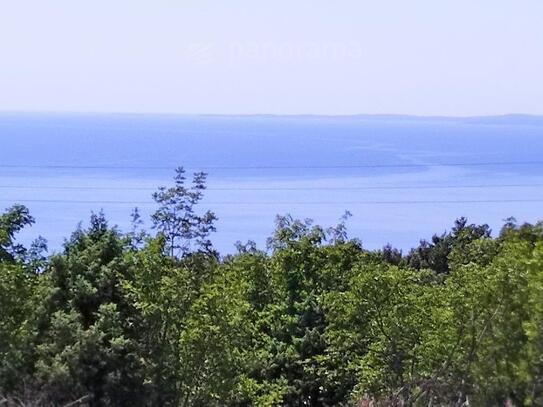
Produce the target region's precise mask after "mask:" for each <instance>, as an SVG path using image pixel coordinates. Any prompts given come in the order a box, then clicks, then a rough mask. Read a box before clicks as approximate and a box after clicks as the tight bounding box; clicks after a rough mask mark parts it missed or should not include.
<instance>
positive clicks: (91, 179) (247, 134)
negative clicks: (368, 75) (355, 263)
mask: <svg viewBox="0 0 543 407" xmlns="http://www.w3.org/2000/svg"><path fill="white" fill-rule="evenodd" d="M0 146H1V147H0V206H1V207H2V208H4V207H8V206H10V205H11V204H13V203H15V202H19V203H23V204H25V205H27V206H28V207H29V208H30V209H31V212H32V214H33V215H34V216H35V218H36V220H37V223H36V225H35V226H34V227H33V228H31V229H29V230H28V231H26V232H25V233H24V237H23V239H25V240H30V239H31V238H32V237H35V236H37V235H43V236H44V237H46V238H47V239H48V240H49V244H50V248H51V249H52V250H59V249H60V247H61V244H62V241H63V238H65V237H68V236H69V234H70V233H71V232H72V231H73V230H74V229H75V227H76V226H77V224H78V223H79V221H83V222H84V224H85V222H86V221H87V220H88V217H89V215H90V213H91V211H92V210H94V211H99V210H100V209H103V210H104V211H105V213H106V215H107V217H108V219H109V220H110V223H111V224H117V225H119V227H120V228H121V229H122V230H125V231H127V230H129V228H130V222H129V221H130V212H131V209H132V208H133V207H135V206H138V207H139V208H140V210H141V212H142V213H143V214H144V215H145V217H146V218H147V215H148V214H150V213H151V212H152V211H153V208H154V207H155V206H154V204H153V203H152V200H151V197H150V196H151V194H152V192H153V191H154V190H155V189H156V187H157V186H160V185H165V186H168V185H170V184H171V179H172V176H173V173H174V168H175V167H177V166H184V167H186V168H187V170H188V173H189V174H188V175H189V176H190V173H191V172H192V171H200V170H203V171H206V172H208V173H209V178H208V188H209V190H208V191H207V192H206V198H205V200H204V202H203V204H202V208H203V209H207V208H209V209H211V210H213V211H214V212H215V213H216V214H217V216H218V218H219V221H218V223H217V228H218V232H217V233H216V235H215V236H214V237H213V241H214V242H215V245H216V247H217V248H218V249H219V250H220V251H221V252H223V253H226V252H232V251H233V250H234V243H235V242H236V241H237V240H245V239H247V238H250V239H252V240H255V241H256V242H257V243H258V244H259V246H260V247H261V248H263V247H264V242H265V239H266V237H268V236H269V235H270V234H271V233H272V231H273V227H274V217H275V215H276V214H285V213H291V214H292V215H293V216H295V217H301V218H313V219H315V221H316V222H317V223H319V224H322V225H324V226H330V225H333V224H335V223H337V221H338V219H339V218H340V217H341V215H342V214H343V213H344V211H345V210H349V211H350V212H351V213H352V214H353V215H354V216H353V217H352V218H351V219H350V221H349V223H348V226H349V231H350V235H351V236H352V237H358V238H360V239H361V240H362V242H363V245H364V246H365V247H367V248H379V247H381V246H383V245H384V244H386V243H391V244H392V245H394V246H397V247H400V248H402V249H407V248H409V247H412V246H414V245H416V244H417V242H418V241H419V239H420V238H430V237H431V234H432V233H434V232H435V231H439V230H441V231H445V230H446V229H448V228H450V226H451V225H452V222H453V221H454V219H455V218H457V217H460V216H467V217H468V218H469V220H470V221H471V222H476V223H488V224H490V226H491V227H493V228H494V229H495V230H498V229H499V227H500V226H501V224H502V223H503V222H502V221H503V219H505V218H507V217H510V216H514V217H516V218H517V219H518V220H519V221H530V222H534V221H537V220H538V219H540V218H541V217H542V216H541V211H540V208H541V204H542V202H537V200H543V163H542V162H543V159H542V153H543V119H542V118H539V117H527V116H504V117H494V118H469V119H450V118H415V117H402V116H345V117H319V116H173V115H124V114H109V115H106V114H102V115H96V114H15V113H14V114H8V113H4V114H1V115H0ZM468 163H472V164H473V165H463V164H468ZM459 164H462V165H459ZM75 201H78V202H75ZM421 201H427V203H421ZM438 201H439V202H441V203H438ZM443 201H446V202H443ZM458 201H460V202H458ZM469 201H493V202H484V203H483V202H469ZM498 201H501V202H498ZM504 201H505V202H504ZM529 201H531V202H529ZM146 225H147V226H150V225H149V222H148V221H147V223H146Z"/></svg>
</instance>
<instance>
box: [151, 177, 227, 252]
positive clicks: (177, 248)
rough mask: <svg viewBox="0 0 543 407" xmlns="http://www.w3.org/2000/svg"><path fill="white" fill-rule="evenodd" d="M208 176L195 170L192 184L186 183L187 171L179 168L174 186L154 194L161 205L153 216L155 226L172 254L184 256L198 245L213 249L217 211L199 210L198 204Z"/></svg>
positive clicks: (209, 249)
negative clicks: (192, 246) (200, 212)
mask: <svg viewBox="0 0 543 407" xmlns="http://www.w3.org/2000/svg"><path fill="white" fill-rule="evenodd" d="M206 178H207V175H206V174H205V173H203V172H199V173H195V174H194V177H193V180H192V186H190V187H189V188H187V187H186V186H185V180H186V177H185V170H184V169H183V168H182V167H179V168H177V169H176V171H175V177H174V180H175V185H174V186H173V187H170V188H166V187H160V188H159V190H158V191H157V192H155V193H154V194H153V199H154V200H155V202H156V203H157V204H159V205H160V207H159V209H158V210H157V211H156V212H155V213H154V214H153V215H152V220H153V226H154V228H155V229H157V230H158V231H159V233H161V234H162V235H164V237H165V239H166V243H167V250H168V252H169V253H170V255H171V256H174V255H178V256H183V255H185V254H187V253H189V252H190V250H191V245H192V244H195V245H196V248H197V249H198V250H202V251H204V252H212V245H211V241H210V240H209V235H210V233H212V232H214V231H215V230H216V229H215V226H214V223H215V221H216V220H217V217H216V216H215V214H214V213H213V212H211V211H206V212H204V213H203V214H201V215H198V214H197V213H196V206H197V205H198V203H199V202H200V201H201V200H202V198H203V191H204V190H205V189H206V186H205V182H206Z"/></svg>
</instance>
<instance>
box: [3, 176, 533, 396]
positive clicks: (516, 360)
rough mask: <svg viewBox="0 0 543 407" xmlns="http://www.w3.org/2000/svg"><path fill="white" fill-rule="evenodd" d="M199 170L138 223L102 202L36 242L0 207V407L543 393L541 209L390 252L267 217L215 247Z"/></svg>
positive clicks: (18, 213)
mask: <svg viewBox="0 0 543 407" xmlns="http://www.w3.org/2000/svg"><path fill="white" fill-rule="evenodd" d="M205 181H206V178H205V174H195V176H194V179H193V180H192V182H191V183H187V182H186V179H185V174H184V172H183V170H182V169H179V170H178V171H177V174H176V178H175V184H174V185H173V186H172V187H170V188H161V189H159V190H158V191H157V192H156V193H155V194H154V199H155V201H156V202H157V211H156V212H155V213H154V214H153V216H152V219H151V222H152V225H153V227H152V228H151V229H149V231H144V229H142V226H141V219H140V216H139V214H138V213H137V211H136V212H134V214H133V218H134V222H133V223H134V228H133V230H131V231H130V232H128V233H122V232H121V231H119V230H117V229H116V228H115V227H110V226H109V225H108V222H107V220H106V217H105V216H104V215H103V214H102V213H97V214H94V215H92V217H91V219H90V224H89V226H88V227H86V228H80V229H78V230H76V231H75V232H74V233H73V234H72V236H71V237H69V238H68V239H67V240H66V242H65V244H64V247H63V249H62V250H61V251H60V252H59V253H56V254H53V255H51V256H48V257H46V256H45V255H44V250H45V241H44V240H43V239H37V240H36V241H35V243H34V244H32V245H31V246H30V247H23V246H21V245H19V244H17V241H16V235H17V233H18V232H19V231H20V230H21V229H22V228H24V227H25V226H28V225H31V224H32V223H33V222H34V219H33V218H32V216H31V214H30V213H29V211H28V209H27V208H26V207H24V206H21V205H15V206H13V207H11V208H9V209H7V210H6V211H5V212H4V213H3V214H1V215H0V293H1V295H0V405H1V404H3V403H5V404H7V405H18V406H20V405H26V406H38V405H39V406H63V405H91V406H253V405H255V406H272V405H287V406H335V405H345V406H349V405H353V406H355V405H358V406H371V405H373V406H463V405H471V406H491V405H504V404H505V403H508V404H509V405H518V406H522V405H533V406H537V405H543V224H542V223H538V224H535V225H530V224H523V225H518V224H516V222H515V221H514V220H513V219H511V220H510V221H507V222H506V223H505V224H504V226H503V228H502V230H501V231H500V232H499V234H498V235H497V236H496V237H493V236H491V234H490V230H489V228H488V226H486V225H473V224H469V223H468V222H467V221H466V219H458V220H457V221H456V222H455V223H454V225H453V227H452V229H451V231H450V232H449V233H446V234H443V235H436V236H434V237H433V238H432V239H431V240H430V241H422V242H421V243H420V245H419V246H418V247H416V248H414V249H412V250H411V251H410V252H408V253H404V254H402V253H401V252H400V251H398V250H396V249H394V248H392V247H390V246H385V247H384V248H383V249H382V250H379V251H369V250H366V249H364V248H363V246H362V244H361V242H360V241H358V240H356V239H350V238H349V237H348V235H347V231H346V225H345V221H346V217H345V218H344V219H342V220H341V221H340V223H339V225H337V226H335V227H331V228H328V229H326V228H323V227H320V226H316V225H313V224H312V223H311V221H309V220H305V221H300V220H296V219H292V218H291V217H289V216H281V217H278V218H277V225H276V230H275V233H274V234H273V236H271V237H270V239H269V241H268V245H267V248H266V249H265V250H264V249H263V250H260V249H258V248H257V247H256V246H255V245H254V243H251V242H248V243H244V244H242V243H239V244H238V245H237V248H238V253H237V254H235V255H228V256H220V255H219V253H217V252H216V251H215V250H214V249H213V246H212V244H211V241H210V234H211V233H212V232H213V231H214V229H215V226H214V222H215V215H214V214H213V213H212V212H209V211H207V212H206V211H200V210H199V205H198V204H199V202H200V200H201V198H202V194H203V192H204V190H205Z"/></svg>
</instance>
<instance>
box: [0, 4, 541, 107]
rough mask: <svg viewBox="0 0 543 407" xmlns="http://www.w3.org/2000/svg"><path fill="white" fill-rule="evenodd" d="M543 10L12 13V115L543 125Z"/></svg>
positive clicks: (1, 10) (8, 41) (306, 7)
mask: <svg viewBox="0 0 543 407" xmlns="http://www.w3.org/2000/svg"><path fill="white" fill-rule="evenodd" d="M541 72H543V2H542V1H541V0H521V1H511V0H477V1H473V0H442V1H435V0H410V1H400V0H396V1H390V0H379V1H375V0H372V1H365V0H338V1H330V0H297V1H292V0H288V1H284V0H274V1H254V0H229V1H208V0H177V1H174V0H153V1H149V0H146V1H143V0H115V1H111V0H93V1H86V2H81V1H73V0H48V1H43V0H17V1H13V0H0V111H78V112H136V113H183V114H202V113H203V114H259V113H268V114H330V115H336V114H338V115H339V114H358V113H370V114H380V113H398V114H415V115H454V116H464V115H496V114H506V113H526V114H543V104H542V103H541V100H542V98H543V80H541Z"/></svg>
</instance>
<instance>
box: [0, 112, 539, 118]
mask: <svg viewBox="0 0 543 407" xmlns="http://www.w3.org/2000/svg"><path fill="white" fill-rule="evenodd" d="M0 114H2V115H3V114H15V115H18V114H21V115H26V114H28V115H30V114H37V115H40V114H43V115H101V116H178V117H270V118H273V117H292V118H296V117H308V118H311V117H314V118H357V117H360V118H396V119H401V118H406V119H409V118H412V119H453V120H454V119H459V120H462V119H496V118H517V119H518V118H525V119H528V118H532V119H543V113H541V114H536V113H501V114H483V115H444V114H408V113H345V114H327V113H182V112H130V111H111V112H107V111H91V110H88V111H84V110H81V111H78V110H75V111H73V110H2V109H0Z"/></svg>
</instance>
